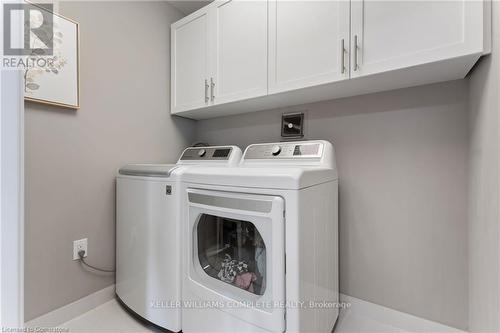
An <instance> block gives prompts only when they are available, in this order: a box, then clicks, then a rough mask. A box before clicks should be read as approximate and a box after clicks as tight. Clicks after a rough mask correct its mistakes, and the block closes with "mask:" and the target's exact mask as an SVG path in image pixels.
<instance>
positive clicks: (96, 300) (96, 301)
mask: <svg viewBox="0 0 500 333" xmlns="http://www.w3.org/2000/svg"><path fill="white" fill-rule="evenodd" d="M113 298H115V285H114V284H113V285H111V286H109V287H106V288H104V289H101V290H99V291H97V292H95V293H93V294H90V295H88V296H86V297H83V298H80V299H79V300H77V301H75V302H73V303H70V304H68V305H65V306H63V307H60V308H59V309H56V310H54V311H51V312H49V313H47V314H44V315H42V316H40V317H37V318H35V319H32V320H30V321H28V322H27V323H25V324H24V325H25V327H57V326H59V325H61V324H63V323H65V322H67V321H69V320H71V319H73V318H76V317H78V316H79V315H81V314H83V313H85V312H87V311H90V310H92V309H94V308H95V307H97V306H99V305H101V304H104V303H106V302H108V301H110V300H112V299H113Z"/></svg>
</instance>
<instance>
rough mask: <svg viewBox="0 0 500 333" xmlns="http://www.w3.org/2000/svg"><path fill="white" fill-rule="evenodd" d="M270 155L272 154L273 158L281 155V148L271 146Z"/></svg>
mask: <svg viewBox="0 0 500 333" xmlns="http://www.w3.org/2000/svg"><path fill="white" fill-rule="evenodd" d="M271 153H272V154H273V156H277V155H279V154H280V153H281V147H280V146H273V148H272V149H271Z"/></svg>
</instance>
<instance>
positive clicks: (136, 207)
mask: <svg viewBox="0 0 500 333" xmlns="http://www.w3.org/2000/svg"><path fill="white" fill-rule="evenodd" d="M240 159H241V150H240V148H238V147H235V146H226V147H203V148H187V149H186V150H184V152H183V153H182V155H181V157H180V158H179V161H178V162H177V164H161V165H159V164H157V165H152V164H131V165H126V166H124V167H122V168H121V169H120V170H119V171H118V175H117V177H116V178H117V182H116V294H117V296H118V297H119V299H120V300H121V301H122V302H123V303H124V304H125V305H126V306H127V307H128V308H129V309H130V310H132V311H134V312H135V313H137V314H138V315H139V316H141V317H143V318H144V319H146V320H148V321H150V322H151V323H153V324H156V325H158V326H160V327H163V328H166V329H168V330H171V331H175V332H178V331H180V330H181V307H180V305H181V304H180V301H181V261H180V258H181V252H180V251H181V248H180V244H181V242H180V226H179V223H180V221H179V218H180V215H179V204H180V192H179V184H180V181H181V179H182V174H183V172H185V171H186V170H189V168H191V167H194V166H196V165H205V166H207V167H214V166H218V167H221V168H222V167H230V166H235V165H237V164H238V163H239V161H240Z"/></svg>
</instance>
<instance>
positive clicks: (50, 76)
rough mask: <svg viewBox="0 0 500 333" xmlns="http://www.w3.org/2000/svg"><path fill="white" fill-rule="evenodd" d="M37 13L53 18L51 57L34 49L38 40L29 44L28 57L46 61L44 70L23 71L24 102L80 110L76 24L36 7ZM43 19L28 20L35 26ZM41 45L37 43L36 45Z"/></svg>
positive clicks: (32, 17)
mask: <svg viewBox="0 0 500 333" xmlns="http://www.w3.org/2000/svg"><path fill="white" fill-rule="evenodd" d="M37 9H39V10H40V12H42V11H45V12H48V13H50V14H51V15H53V31H52V33H53V54H52V55H47V56H45V55H44V49H43V48H39V49H37V47H39V46H37V45H35V44H36V43H37V40H36V39H34V41H30V43H33V44H34V45H31V48H32V49H35V51H33V54H31V55H30V57H33V58H39V59H42V58H43V59H46V60H47V62H46V63H45V66H40V67H33V68H27V69H25V71H24V96H25V97H24V98H25V100H27V101H32V102H38V103H44V104H50V105H56V106H61V107H67V108H72V109H78V108H79V107H80V73H79V72H80V68H79V67H80V66H79V62H80V59H79V58H80V54H79V49H80V45H79V43H80V38H79V28H78V23H77V22H75V21H73V20H70V19H68V18H66V17H63V16H61V15H59V14H56V13H52V12H50V11H48V10H47V9H46V8H43V7H39V6H37ZM37 20H43V18H42V15H41V14H40V17H37V15H31V16H30V23H31V24H32V25H36V24H37V22H36V21H37ZM38 42H40V41H38Z"/></svg>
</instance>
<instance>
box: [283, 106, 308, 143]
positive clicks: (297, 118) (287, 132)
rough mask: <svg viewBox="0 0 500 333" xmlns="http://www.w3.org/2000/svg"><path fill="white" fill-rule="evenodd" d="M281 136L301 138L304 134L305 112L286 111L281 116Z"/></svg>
mask: <svg viewBox="0 0 500 333" xmlns="http://www.w3.org/2000/svg"><path fill="white" fill-rule="evenodd" d="M281 136H282V137H284V138H301V137H303V136H304V113H302V112H300V113H284V114H283V116H282V118H281Z"/></svg>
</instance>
